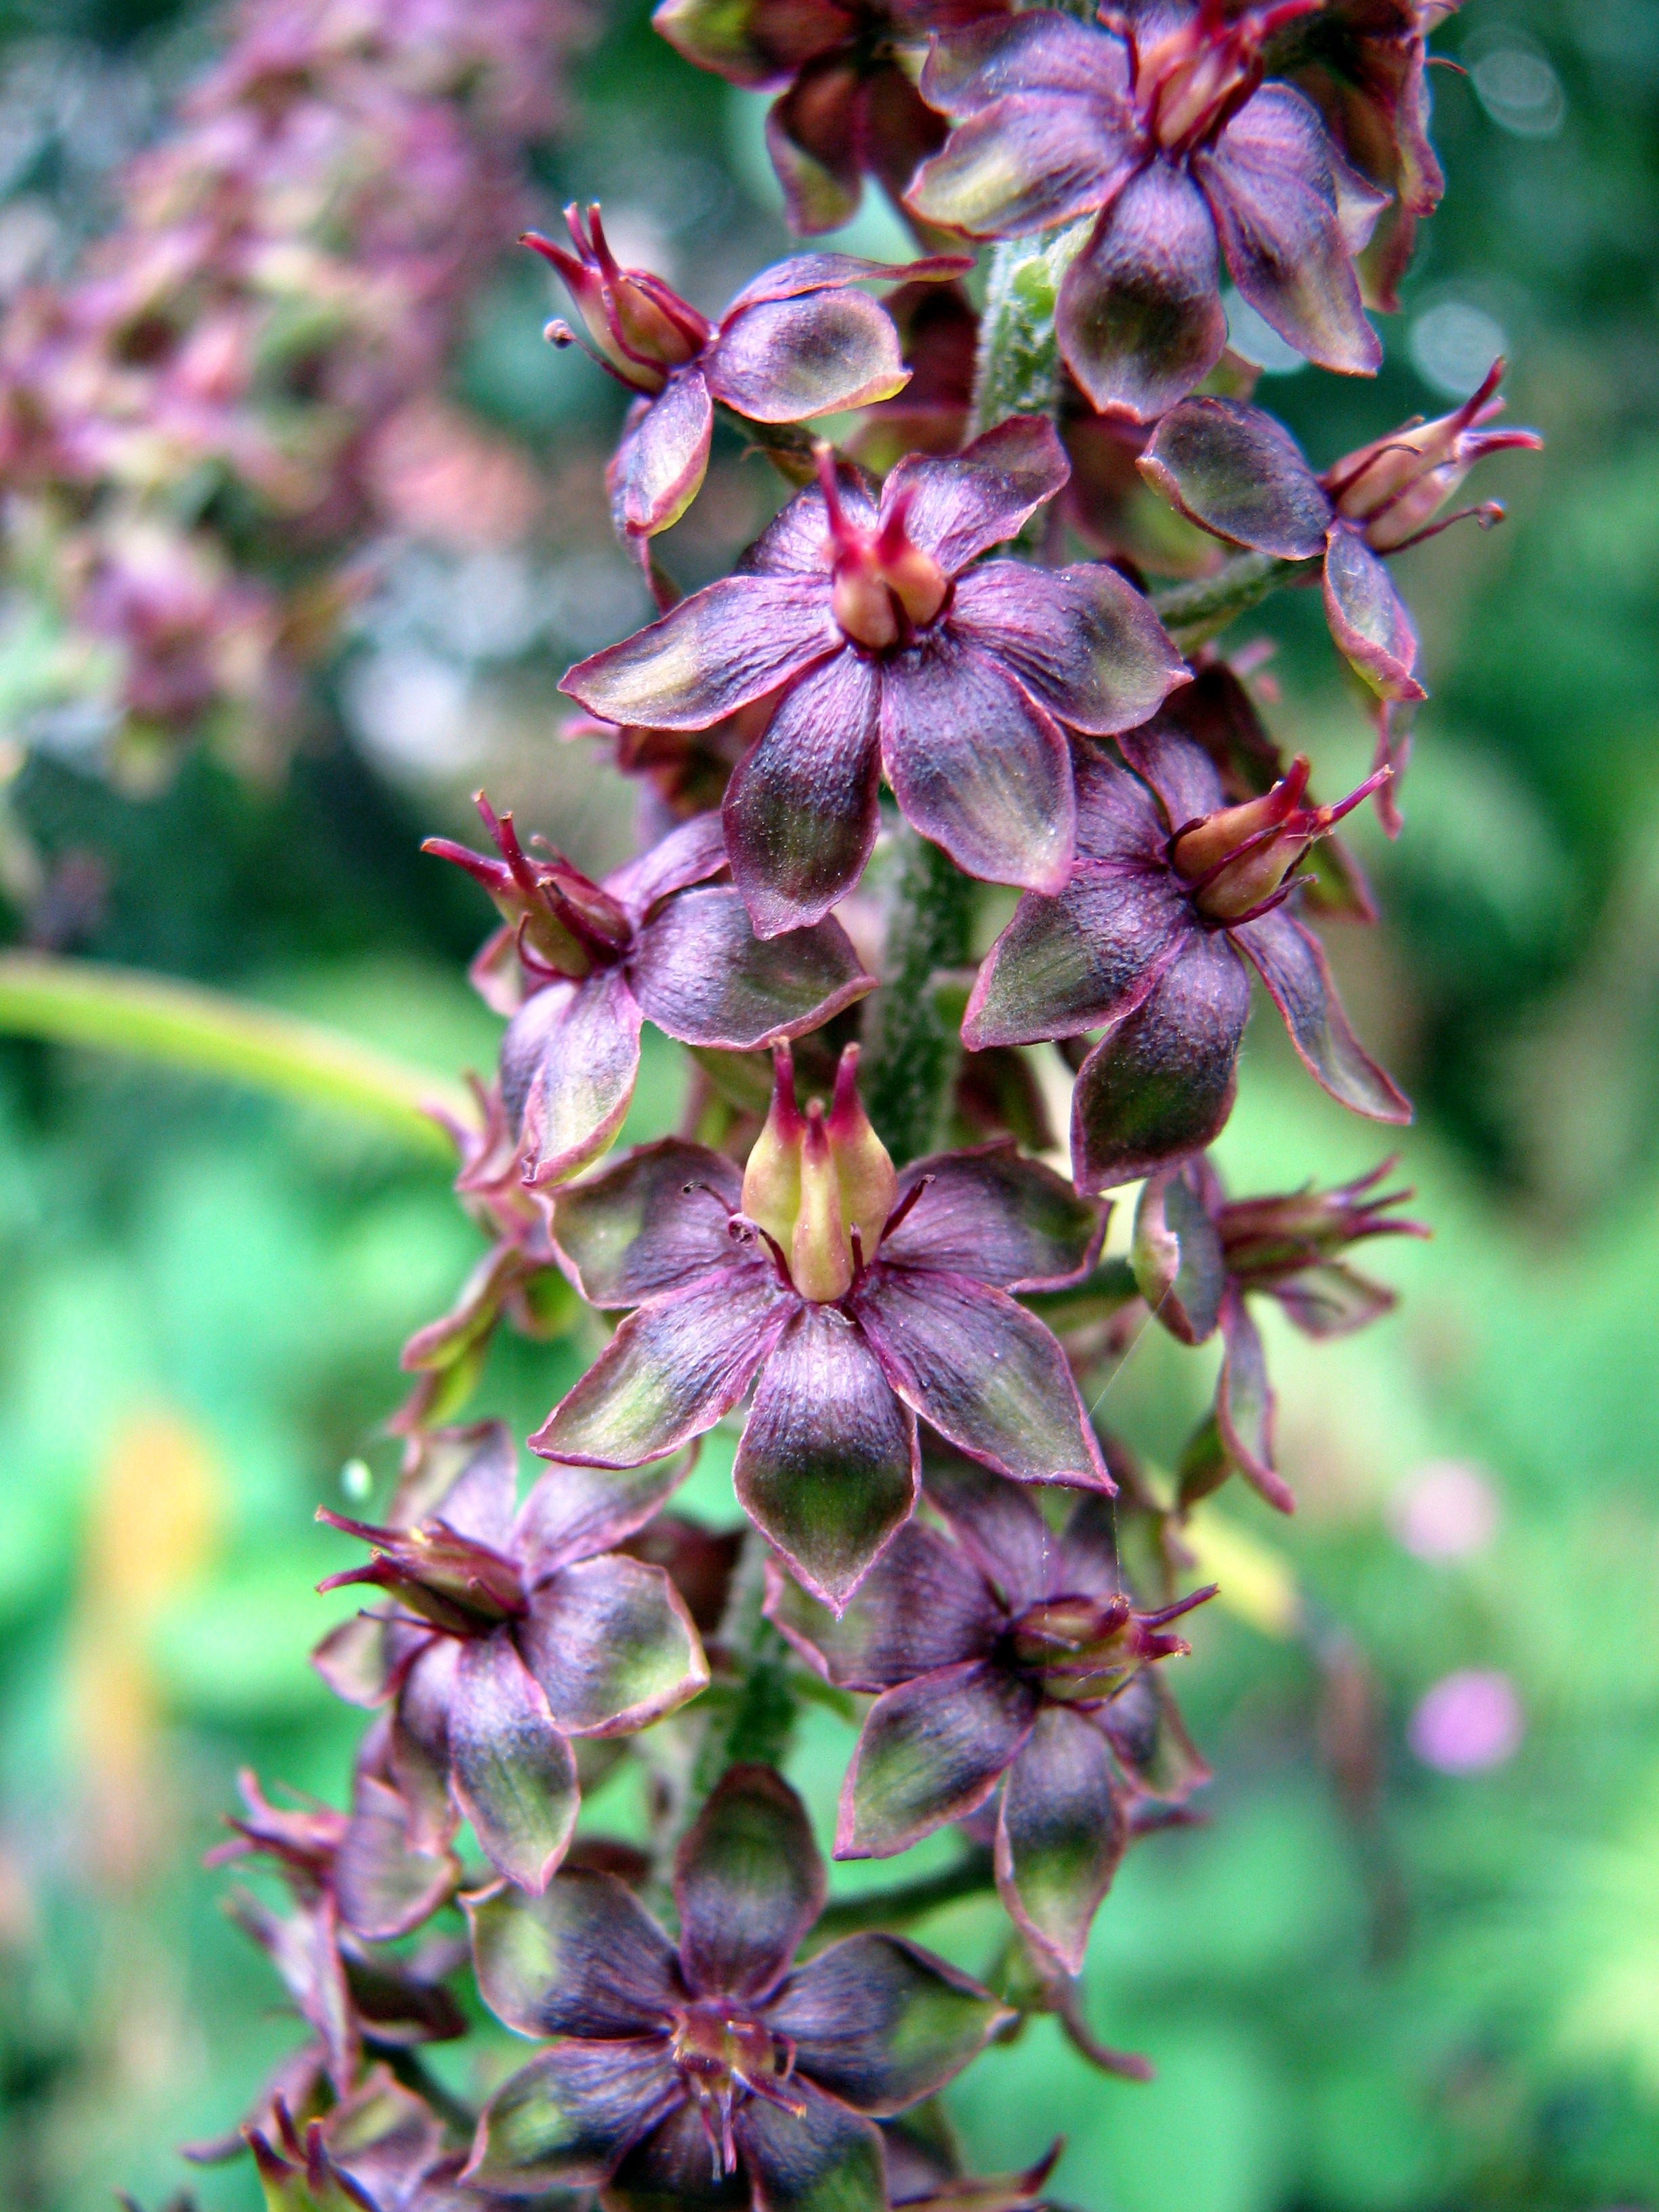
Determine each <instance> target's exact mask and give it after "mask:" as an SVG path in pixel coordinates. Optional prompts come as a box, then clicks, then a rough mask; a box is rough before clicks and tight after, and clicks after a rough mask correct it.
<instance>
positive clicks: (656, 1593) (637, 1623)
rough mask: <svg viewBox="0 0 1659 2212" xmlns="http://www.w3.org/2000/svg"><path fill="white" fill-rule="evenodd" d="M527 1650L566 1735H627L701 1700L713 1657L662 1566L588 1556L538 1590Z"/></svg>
mask: <svg viewBox="0 0 1659 2212" xmlns="http://www.w3.org/2000/svg"><path fill="white" fill-rule="evenodd" d="M517 1638H518V1644H519V1650H520V1653H521V1654H522V1655H523V1658H524V1662H525V1664H526V1666H527V1667H528V1668H529V1669H530V1671H531V1673H532V1674H533V1675H534V1676H535V1678H536V1680H537V1681H538V1682H539V1683H540V1685H541V1686H542V1691H543V1694H544V1696H545V1698H546V1699H547V1703H548V1709H549V1711H550V1712H551V1713H552V1715H553V1718H554V1723H555V1724H556V1726H557V1727H558V1728H560V1729H562V1730H563V1731H564V1733H565V1734H566V1735H629V1734H631V1733H632V1732H633V1731H634V1730H635V1729H642V1728H646V1727H648V1726H649V1724H650V1723H652V1722H653V1721H655V1720H660V1719H661V1718H662V1717H663V1715H664V1714H665V1713H671V1712H672V1711H674V1710H675V1708H676V1707H677V1706H678V1705H684V1703H685V1701H686V1699H688V1698H695V1697H696V1694H697V1692H698V1691H699V1690H702V1689H703V1688H705V1687H706V1686H707V1685H708V1661H707V1660H706V1659H705V1658H704V1657H703V1655H702V1644H701V1642H700V1641H699V1640H698V1637H697V1632H696V1629H695V1628H694V1627H693V1626H692V1625H691V1616H690V1613H688V1612H687V1611H686V1609H685V1601H684V1599H683V1598H682V1597H681V1596H680V1594H679V1592H678V1590H677V1589H675V1588H674V1585H673V1583H671V1582H670V1581H669V1579H668V1577H667V1576H666V1575H665V1573H664V1572H663V1571H662V1569H661V1568H660V1567H650V1566H646V1565H642V1564H641V1561H640V1560H638V1559H628V1558H626V1557H625V1556H623V1555H622V1554H620V1553H606V1554H605V1556H603V1557H602V1558H599V1559H580V1560H577V1561H575V1562H574V1563H573V1564H572V1565H569V1566H568V1567H562V1568H560V1570H559V1571H558V1572H557V1573H556V1574H554V1575H551V1576H550V1577H548V1579H547V1580H546V1581H545V1582H544V1583H541V1584H539V1585H538V1588H537V1589H535V1590H533V1591H532V1594H531V1598H530V1610H529V1612H528V1613H527V1614H526V1617H525V1619H524V1620H521V1621H520V1622H519V1624H518V1628H517Z"/></svg>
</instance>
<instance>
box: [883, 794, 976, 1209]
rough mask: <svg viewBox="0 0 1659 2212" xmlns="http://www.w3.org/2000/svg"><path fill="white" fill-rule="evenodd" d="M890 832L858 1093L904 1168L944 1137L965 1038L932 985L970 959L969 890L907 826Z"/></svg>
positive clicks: (971, 906)
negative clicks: (882, 960)
mask: <svg viewBox="0 0 1659 2212" xmlns="http://www.w3.org/2000/svg"><path fill="white" fill-rule="evenodd" d="M896 836H897V840H898V843H899V846H900V848H901V854H902V858H901V864H900V868H899V874H898V880H897V881H896V884H894V886H893V891H892V897H891V902H890V906H889V908H888V913H887V946H886V974H885V975H884V978H883V987H882V989H881V990H880V991H878V993H877V994H876V997H875V1000H874V1001H873V1003H872V1007H871V1019H870V1028H869V1031H868V1036H869V1045H868V1051H867V1055H866V1060H865V1065H864V1070H863V1083H862V1086H861V1087H862V1089H863V1092H864V1100H865V1104H866V1108H867V1109H868V1111H869V1115H870V1118H871V1120H872V1121H873V1122H874V1123H875V1125H876V1128H877V1130H878V1133H879V1134H880V1137H881V1140H882V1142H883V1144H884V1145H885V1146H886V1147H887V1149H888V1151H889V1152H890V1153H891V1154H892V1156H893V1158H894V1161H895V1163H896V1164H897V1165H898V1166H900V1167H902V1166H903V1164H904V1163H905V1162H906V1161H907V1160H914V1159H917V1158H920V1157H921V1154H922V1153H924V1152H932V1151H933V1149H934V1148H935V1146H937V1145H938V1144H939V1140H940V1139H941V1137H942V1136H943V1134H944V1128H945V1114H946V1110H947V1108H948V1105H949V1103H950V1097H951V1084H952V1082H953V1081H954V1079H955V1077H956V1072H957V1061H958V1060H959V1059H960V1058H961V1056H962V1040H961V1038H960V1037H959V1036H958V1035H957V1026H956V1024H955V1022H954V1021H953V1020H951V1018H950V1017H949V1015H948V1014H947V1013H946V1012H945V1010H944V1008H943V1007H942V1006H940V1005H939V995H938V992H937V990H936V987H935V983H936V978H938V977H939V975H940V973H941V971H943V970H948V969H952V968H960V967H961V966H962V965H963V963H964V962H965V961H966V960H967V958H968V957H969V949H970V946H971V943H972V934H973V921H974V886H973V884H972V882H971V881H970V880H969V878H968V877H966V876H964V875H963V873H962V872H961V870H960V869H959V868H958V867H957V866H956V863H955V862H954V861H953V860H951V858H950V856H949V854H945V853H942V852H941V851H940V850H939V847H938V846H937V845H930V844H929V843H928V842H927V839H926V838H925V837H921V836H917V834H916V832H915V830H914V829H911V828H910V827H909V826H908V823H907V824H905V825H904V826H902V828H901V829H899V830H898V831H897V833H896Z"/></svg>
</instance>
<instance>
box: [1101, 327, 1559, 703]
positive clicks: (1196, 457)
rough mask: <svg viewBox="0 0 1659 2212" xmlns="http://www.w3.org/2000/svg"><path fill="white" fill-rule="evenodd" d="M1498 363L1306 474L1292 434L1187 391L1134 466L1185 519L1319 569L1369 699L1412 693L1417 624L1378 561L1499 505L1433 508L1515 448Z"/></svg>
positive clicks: (1256, 414)
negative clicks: (1444, 404) (1503, 419)
mask: <svg viewBox="0 0 1659 2212" xmlns="http://www.w3.org/2000/svg"><path fill="white" fill-rule="evenodd" d="M1503 374H1504V364H1503V362H1501V361H1500V362H1493V364H1492V369H1491V371H1490V373H1489V374H1488V375H1487V376H1486V380H1484V382H1483V383H1482V384H1481V386H1480V390H1479V391H1478V392H1472V393H1471V394H1470V396H1469V397H1468V398H1467V399H1466V400H1465V401H1464V402H1463V404H1462V406H1461V407H1459V408H1457V409H1456V410H1455V411H1454V412H1453V413H1451V414H1449V415H1443V416H1439V417H1438V418H1437V420H1436V421H1434V422H1424V421H1423V420H1422V418H1421V416H1418V417H1416V418H1415V419H1413V421H1412V422H1406V423H1402V424H1401V428H1399V429H1397V430H1393V431H1390V432H1389V435H1388V436H1387V437H1385V438H1377V439H1375V440H1373V441H1372V442H1371V443H1370V445H1369V446H1362V447H1360V448H1359V450H1358V452H1357V453H1348V454H1346V455H1345V456H1344V458H1343V459H1341V460H1340V461H1336V462H1334V463H1333V464H1332V465H1331V466H1330V467H1329V468H1328V469H1327V470H1326V471H1325V473H1324V475H1323V476H1316V475H1315V474H1314V472H1313V471H1312V470H1311V469H1310V467H1309V465H1308V464H1307V462H1306V461H1305V460H1304V458H1303V455H1302V451H1301V448H1300V447H1298V446H1297V442H1296V441H1295V439H1294V438H1292V437H1291V434H1290V432H1289V431H1288V430H1286V429H1285V428H1283V426H1282V425H1281V424H1279V423H1278V422H1275V421H1274V420H1273V416H1271V415H1267V414H1264V413H1263V412H1262V410H1261V408H1259V407H1252V406H1249V405H1246V404H1244V403H1243V401H1241V400H1237V399H1208V398H1202V399H1188V400H1186V401H1184V402H1183V403H1182V405H1180V406H1179V407H1176V409H1174V410H1172V411H1171V412H1170V414H1168V415H1166V416H1164V420H1163V421H1162V422H1160V423H1159V424H1158V430H1157V433H1156V435H1154V437H1153V438H1152V442H1151V444H1150V445H1149V446H1148V447H1147V448H1146V453H1144V454H1143V455H1142V456H1141V459H1140V469H1141V473H1142V474H1143V475H1144V476H1145V477H1146V478H1147V480H1148V481H1149V482H1150V483H1154V484H1156V485H1157V487H1158V489H1159V490H1160V491H1161V492H1162V493H1163V494H1164V497H1165V498H1166V499H1168V500H1169V501H1170V504H1171V505H1172V506H1174V507H1176V508H1178V509H1179V510H1180V512H1181V513H1182V514H1184V515H1186V516H1187V517H1188V520H1190V521H1193V522H1196V523H1197V524H1199V526H1200V527H1201V528H1203V529H1205V530H1207V531H1209V532H1212V535H1213V536H1215V537H1217V538H1226V539H1227V540H1229V541H1230V542H1231V544H1235V545H1247V546H1249V548H1250V549H1251V550H1253V551H1255V552H1258V553H1273V554H1277V555H1278V556H1279V558H1280V559H1282V560H1286V561H1311V560H1322V562H1323V563H1324V570H1323V574H1324V588H1325V616H1326V619H1327V621H1328V623H1330V626H1331V635H1332V636H1333V637H1334V639H1335V640H1336V643H1337V646H1338V648H1339V649H1340V652H1341V653H1343V655H1344V656H1345V658H1346V659H1347V661H1348V663H1349V665H1350V666H1351V667H1352V669H1353V671H1354V672H1355V674H1356V675H1358V677H1360V678H1362V679H1363V680H1364V683H1366V684H1369V685H1370V689H1371V690H1373V691H1374V692H1376V695H1377V696H1378V697H1379V698H1382V699H1384V700H1394V701H1400V700H1413V699H1421V698H1423V697H1425V696H1426V695H1425V692H1424V690H1423V686H1422V685H1421V684H1419V681H1418V679H1417V675H1416V668H1417V632H1416V630H1415V629H1413V625H1412V618H1411V616H1410V615H1409V614H1408V613H1407V610H1406V606H1405V604H1404V602H1403V601H1402V600H1401V597H1400V594H1399V593H1398V592H1396V591H1395V587H1394V582H1393V580H1392V579H1391V577H1390V576H1389V572H1388V570H1387V568H1384V567H1383V562H1382V560H1381V558H1380V557H1379V556H1382V555H1384V554H1389V553H1398V552H1400V551H1401V550H1403V549H1404V548H1405V547H1407V546H1408V545H1416V544H1419V543H1420V542H1421V541H1422V539H1424V538H1431V537H1433V536H1434V535H1435V534H1436V533H1437V532H1439V531H1442V530H1444V529H1445V528H1446V527H1447V526H1448V525H1449V524H1450V523H1453V522H1458V521H1461V520H1463V518H1464V516H1466V515H1474V517H1476V518H1477V519H1478V520H1480V523H1481V524H1482V525H1483V526H1486V525H1490V524H1492V523H1494V522H1497V521H1499V520H1501V519H1502V517H1503V513H1504V510H1503V508H1502V507H1500V506H1498V503H1497V502H1496V501H1487V502H1486V503H1485V504H1484V505H1481V506H1479V507H1464V508H1462V509H1460V511H1459V512H1458V513H1456V514H1452V515H1445V516H1441V517H1440V519H1439V520H1436V518H1437V516H1440V510H1441V508H1442V507H1443V506H1444V505H1445V503H1446V501H1448V500H1449V498H1450V497H1451V496H1452V495H1453V494H1454V493H1455V491H1456V489H1457V488H1458V486H1459V485H1460V484H1461V483H1462V481H1463V479H1464V477H1466V476H1467V475H1468V472H1469V471H1470V470H1471V469H1472V468H1473V467H1474V465H1475V463H1476V462H1477V461H1478V460H1480V459H1481V458H1482V457H1483V455H1485V454H1487V453H1503V452H1504V451H1506V450H1508V449H1510V448H1512V447H1526V448H1527V449H1528V450H1530V451H1536V450H1537V448H1538V447H1541V445H1542V444H1543V440H1542V439H1541V437H1540V436H1539V435H1538V434H1537V432H1536V431H1535V430H1491V429H1488V428H1486V424H1487V423H1489V422H1491V421H1492V418H1493V416H1497V415H1500V414H1502V412H1503V410H1504V403H1503V401H1502V400H1501V399H1499V398H1497V397H1496V393H1497V390H1498V380H1499V379H1500V378H1501V376H1502V375H1503Z"/></svg>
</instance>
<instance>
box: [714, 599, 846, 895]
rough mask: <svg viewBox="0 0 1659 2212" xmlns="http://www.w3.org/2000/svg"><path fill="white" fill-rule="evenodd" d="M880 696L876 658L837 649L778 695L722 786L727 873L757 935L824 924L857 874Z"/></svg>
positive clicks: (838, 635)
mask: <svg viewBox="0 0 1659 2212" xmlns="http://www.w3.org/2000/svg"><path fill="white" fill-rule="evenodd" d="M836 636H837V639H838V640H839V638H840V633H839V631H837V633H836ZM877 699H878V678H877V675H876V671H875V669H874V667H873V665H872V664H871V663H870V662H869V661H867V660H866V659H863V658H862V657H861V656H860V655H859V654H857V653H854V652H852V651H851V650H849V649H846V648H845V647H843V649H842V651H840V652H838V653H836V655H835V657H834V658H833V659H829V660H826V661H825V662H824V664H823V665H822V666H821V667H818V668H815V669H813V670H812V671H811V673H810V674H808V675H806V676H804V677H803V678H801V679H800V681H799V683H797V684H793V686H792V687H791V689H790V690H788V691H787V693H786V694H785V696H784V697H783V698H782V699H781V701H780V702H779V703H778V708H777V711H776V712H775V714H774V715H773V717H772V719H771V720H770V721H769V723H768V724H767V726H766V728H765V729H764V730H763V732H762V733H761V735H760V737H759V738H757V740H756V742H755V743H754V744H753V745H751V746H750V749H749V750H748V751H747V752H746V753H745V754H744V757H743V758H742V760H741V761H739V762H738V766H737V769H736V770H735V772H734V773H733V775H732V781H731V782H730V783H729V784H728V785H727V786H726V803H725V806H724V809H723V818H724V820H725V823H726V850H727V852H728V853H729V854H731V856H732V881H733V882H734V883H735V884H737V886H738V890H739V891H741V892H742V894H743V898H744V904H745V905H746V906H747V907H748V908H749V914H750V921H752V923H753V925H754V928H755V933H756V934H757V936H759V937H763V938H765V937H781V935H782V934H783V933H785V932H786V931H787V930H793V929H799V928H802V927H807V926H810V925H811V923H813V922H816V921H822V920H823V916H824V915H826V914H828V913H829V909H830V908H831V907H832V906H834V905H835V903H836V901H837V900H838V899H840V898H843V897H845V896H846V895H847V893H848V891H849V890H852V889H853V887H854V884H856V883H857V882H858V879H859V878H860V876H861V875H862V874H863V872H864V864H865V862H866V860H868V859H869V857H870V848H871V847H872V845H873V844H874V843H875V842H876V823H877V812H876V791H877V785H878V756H877V738H876V704H877Z"/></svg>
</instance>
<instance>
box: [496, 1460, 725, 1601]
mask: <svg viewBox="0 0 1659 2212" xmlns="http://www.w3.org/2000/svg"><path fill="white" fill-rule="evenodd" d="M690 1472H691V1457H690V1454H689V1453H688V1454H687V1455H686V1456H685V1457H684V1459H670V1460H658V1461H656V1462H653V1464H652V1465H651V1466H649V1467H638V1468H597V1467H571V1466H568V1465H565V1466H558V1467H550V1468H548V1470H547V1472H546V1474H544V1475H543V1477H542V1478H541V1480H540V1481H539V1482H538V1483H537V1484H536V1486H535V1487H534V1488H533V1489H532V1492H531V1493H530V1495H529V1497H528V1498H526V1499H525V1502H524V1504H523V1505H522V1506H521V1507H520V1510H519V1519H518V1525H517V1528H515V1530H514V1532H513V1556H514V1557H515V1558H516V1559H517V1560H518V1562H519V1565H520V1570H521V1571H522V1573H523V1575H524V1578H525V1583H526V1586H527V1587H528V1588H530V1589H534V1588H535V1586H536V1585H537V1583H541V1582H544V1581H545V1580H546V1578H547V1577H548V1576H549V1575H550V1574H552V1573H554V1572H555V1571H556V1570H557V1569H558V1568H560V1567H563V1566H568V1565H569V1564H570V1562H571V1561H572V1560H573V1559H592V1557H593V1556H594V1555H595V1554H596V1553H600V1552H608V1551H611V1550H612V1549H613V1548H614V1547H616V1546H617V1545H618V1544H620V1543H621V1542H622V1541H623V1539H624V1538H625V1537H629V1536H632V1535H633V1534H635V1533H636V1531H638V1530H639V1529H641V1528H644V1526H645V1524H646V1522H647V1521H649V1520H650V1519H651V1518H652V1516H653V1514H654V1513H655V1512H656V1511H657V1509H658V1508H659V1506H660V1505H661V1504H662V1503H663V1501H664V1500H665V1498H668V1497H669V1496H671V1493H672V1492H674V1491H676V1490H678V1487H679V1486H680V1485H681V1483H683V1482H684V1480H685V1478H686V1476H687V1475H688V1474H690Z"/></svg>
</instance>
